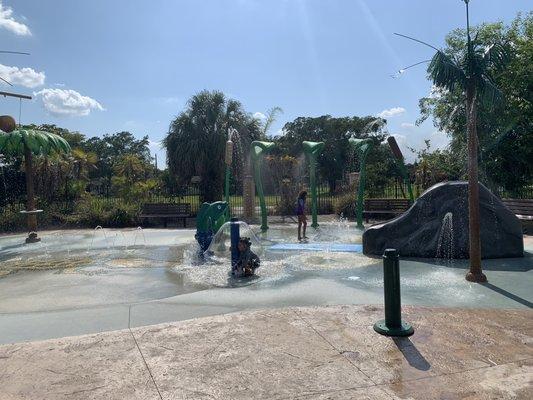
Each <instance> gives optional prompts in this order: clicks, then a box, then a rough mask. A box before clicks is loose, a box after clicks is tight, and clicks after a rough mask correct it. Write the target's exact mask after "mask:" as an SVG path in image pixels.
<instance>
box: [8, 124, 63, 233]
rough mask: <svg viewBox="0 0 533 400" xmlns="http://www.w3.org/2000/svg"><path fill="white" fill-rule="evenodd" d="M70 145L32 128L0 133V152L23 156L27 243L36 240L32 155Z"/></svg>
mask: <svg viewBox="0 0 533 400" xmlns="http://www.w3.org/2000/svg"><path fill="white" fill-rule="evenodd" d="M68 152H70V146H69V144H68V142H67V141H66V140H65V139H63V138H62V137H61V136H58V135H55V134H53V133H49V132H44V131H38V130H33V129H28V130H26V129H15V130H13V131H11V132H8V133H0V153H1V154H4V155H8V156H15V157H22V156H23V157H24V164H25V170H26V197H27V204H26V211H25V212H24V213H25V214H26V217H27V222H28V232H29V235H28V238H27V239H26V242H27V243H32V242H38V241H39V240H40V239H39V238H38V237H37V233H36V230H37V216H36V213H37V212H39V210H36V209H35V198H34V189H33V156H34V155H36V156H38V155H48V154H52V153H68Z"/></svg>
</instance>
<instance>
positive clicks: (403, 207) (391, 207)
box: [363, 199, 411, 222]
mask: <svg viewBox="0 0 533 400" xmlns="http://www.w3.org/2000/svg"><path fill="white" fill-rule="evenodd" d="M409 207H411V201H410V200H409V199H366V200H365V203H364V210H363V215H364V216H365V219H366V222H368V219H369V217H371V216H372V217H385V218H384V219H386V218H388V217H395V216H397V215H400V214H403V213H404V212H405V211H407V209H409Z"/></svg>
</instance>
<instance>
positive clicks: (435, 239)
mask: <svg viewBox="0 0 533 400" xmlns="http://www.w3.org/2000/svg"><path fill="white" fill-rule="evenodd" d="M467 193H468V183H467V182H464V181H458V182H444V183H439V184H437V185H435V186H432V187H431V188H429V189H428V190H427V191H426V192H424V194H422V196H420V198H418V200H417V201H416V202H415V203H414V204H413V205H412V206H411V208H410V209H409V210H408V211H407V212H405V213H404V214H402V215H401V216H399V217H397V218H395V219H393V220H391V221H388V222H385V223H382V224H379V225H373V226H370V227H368V228H367V229H366V230H365V232H364V234H363V252H364V253H365V254H368V255H371V254H374V255H382V254H383V252H384V250H385V249H387V248H395V249H397V250H398V252H399V254H400V255H401V256H404V257H424V258H433V257H438V256H442V255H443V254H446V255H447V256H448V257H447V258H468V247H469V244H468V242H469V240H468V232H469V228H468V194H467ZM479 200H480V201H479V203H480V215H481V227H480V228H481V256H482V258H503V257H505V258H507V257H523V256H524V239H523V235H522V225H521V223H520V220H519V219H518V218H517V217H516V216H515V215H514V214H513V213H512V212H511V211H510V210H509V209H508V208H507V207H506V206H505V205H504V204H503V203H502V202H501V200H500V199H499V198H498V197H496V196H495V195H494V194H492V193H491V192H490V191H489V190H488V189H487V188H486V187H485V186H484V185H482V184H480V185H479ZM447 213H452V215H453V216H452V217H451V219H452V223H453V234H450V231H448V232H445V231H443V219H444V217H445V215H446V214H447ZM439 237H440V238H441V239H440V242H441V249H439V251H437V248H438V245H439ZM442 246H443V247H445V249H443V248H442Z"/></svg>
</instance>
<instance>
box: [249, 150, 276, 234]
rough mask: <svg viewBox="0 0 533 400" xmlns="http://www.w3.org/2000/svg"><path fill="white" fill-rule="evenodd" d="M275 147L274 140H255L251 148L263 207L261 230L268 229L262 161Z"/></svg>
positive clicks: (257, 188) (260, 203) (257, 186)
mask: <svg viewBox="0 0 533 400" xmlns="http://www.w3.org/2000/svg"><path fill="white" fill-rule="evenodd" d="M273 148H274V143H273V142H260V141H257V140H255V141H253V142H252V148H251V158H252V163H253V167H254V180H255V188H256V190H257V194H258V195H259V205H260V207H261V231H263V232H265V231H267V230H268V224H267V209H266V203H265V193H264V192H263V183H262V181H261V161H262V160H263V158H262V156H263V154H264V153H268V152H269V151H271V150H272V149H273Z"/></svg>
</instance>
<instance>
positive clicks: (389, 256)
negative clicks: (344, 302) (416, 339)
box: [374, 249, 414, 336]
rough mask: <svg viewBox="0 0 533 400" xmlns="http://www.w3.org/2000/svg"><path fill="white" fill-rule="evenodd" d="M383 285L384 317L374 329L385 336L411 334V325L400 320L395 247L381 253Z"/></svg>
mask: <svg viewBox="0 0 533 400" xmlns="http://www.w3.org/2000/svg"><path fill="white" fill-rule="evenodd" d="M383 287H384V290H385V319H384V320H381V321H378V322H376V323H375V324H374V330H375V331H376V332H377V333H381V334H382V335H386V336H411V335H412V334H413V333H414V329H413V327H412V326H411V325H410V324H408V323H407V322H402V304H401V295H400V256H399V255H398V252H397V251H396V250H395V249H386V250H385V252H384V253H383Z"/></svg>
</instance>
